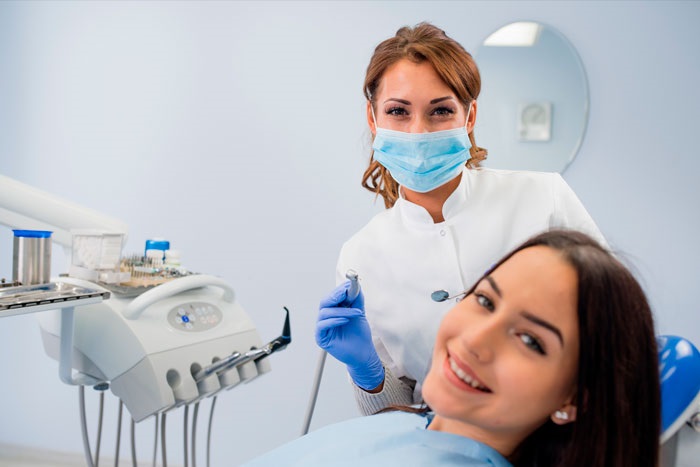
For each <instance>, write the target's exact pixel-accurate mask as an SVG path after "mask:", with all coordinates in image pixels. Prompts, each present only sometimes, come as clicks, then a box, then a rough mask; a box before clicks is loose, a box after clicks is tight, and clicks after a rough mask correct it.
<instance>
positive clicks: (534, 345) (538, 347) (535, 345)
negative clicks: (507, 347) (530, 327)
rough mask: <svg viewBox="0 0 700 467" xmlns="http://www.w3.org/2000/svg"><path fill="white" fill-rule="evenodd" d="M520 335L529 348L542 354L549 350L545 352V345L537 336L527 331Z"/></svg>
mask: <svg viewBox="0 0 700 467" xmlns="http://www.w3.org/2000/svg"><path fill="white" fill-rule="evenodd" d="M518 337H520V340H521V341H523V344H525V345H526V346H527V347H528V348H530V349H532V350H534V351H535V352H537V353H538V354H540V355H547V352H545V350H544V347H542V344H540V341H539V340H537V339H536V338H535V337H533V336H531V335H530V334H525V333H523V334H520V335H518Z"/></svg>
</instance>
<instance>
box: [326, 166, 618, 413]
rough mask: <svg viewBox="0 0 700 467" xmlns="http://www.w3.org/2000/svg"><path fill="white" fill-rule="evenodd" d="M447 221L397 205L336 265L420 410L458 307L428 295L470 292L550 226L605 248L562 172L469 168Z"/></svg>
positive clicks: (350, 244) (352, 242) (349, 245)
mask: <svg viewBox="0 0 700 467" xmlns="http://www.w3.org/2000/svg"><path fill="white" fill-rule="evenodd" d="M443 216H444V219H445V220H444V222H440V223H437V224H436V223H434V222H433V220H432V218H431V217H430V215H429V214H428V211H427V210H425V209H424V208H423V207H421V206H418V205H416V204H413V203H411V202H409V201H407V200H406V199H404V198H400V199H399V200H397V202H396V204H395V205H394V206H393V207H392V208H390V209H387V210H386V211H383V212H381V213H379V214H377V215H376V216H375V217H374V218H373V219H372V220H371V221H370V222H369V223H368V224H367V225H366V226H365V227H363V228H362V229H361V230H360V231H359V232H357V233H356V234H355V235H354V236H353V237H352V238H350V239H349V240H348V241H347V242H346V243H345V244H344V245H343V247H342V249H341V252H340V257H339V259H338V263H337V270H336V279H337V282H338V283H341V282H343V281H345V280H346V279H345V273H346V271H347V270H348V269H354V270H355V271H356V272H357V273H358V275H359V278H360V286H361V287H362V291H363V293H364V296H365V310H366V315H367V320H368V322H369V324H370V327H371V329H372V338H373V341H374V344H375V347H376V349H377V353H378V354H379V357H380V358H381V360H382V362H384V365H385V366H386V367H387V368H388V369H389V370H390V371H391V372H392V373H393V374H394V375H395V376H396V377H397V378H402V377H406V378H409V379H411V380H415V381H416V383H417V384H416V387H415V390H414V395H413V398H414V399H413V402H416V403H417V402H420V400H421V397H420V388H421V385H422V383H423V379H424V378H425V376H426V374H427V372H428V368H429V366H430V360H431V358H432V348H433V342H434V340H435V336H436V334H437V329H438V325H439V323H440V321H441V319H442V316H443V315H444V314H445V312H446V311H447V310H448V309H450V308H451V307H452V306H454V301H453V300H448V301H445V302H442V303H437V302H435V301H433V300H432V299H431V297H430V295H431V293H432V292H434V291H436V290H445V291H447V292H448V293H449V294H450V295H454V294H458V293H460V292H463V291H465V290H467V289H469V288H470V287H471V286H472V285H473V284H474V282H476V280H478V279H479V277H481V275H482V274H483V273H484V272H485V271H486V270H487V269H488V268H489V267H490V266H491V265H492V264H494V263H495V262H496V261H498V260H499V259H501V257H502V256H504V255H505V254H506V253H507V252H509V251H510V250H511V249H513V248H515V247H516V246H518V245H519V244H521V243H522V242H523V241H525V240H526V239H528V238H529V237H531V236H533V235H535V234H538V233H540V232H542V231H545V230H549V229H551V228H557V227H558V228H569V229H576V230H580V231H583V232H585V233H588V234H589V235H591V236H592V237H594V238H595V239H597V240H598V241H600V242H601V243H602V244H603V245H604V246H607V244H606V242H605V239H604V238H603V235H602V234H601V233H600V231H599V230H598V228H597V226H596V225H595V223H594V222H593V219H591V216H590V215H589V214H588V212H587V211H586V209H585V208H584V207H583V205H582V204H581V202H580V201H579V199H578V198H577V197H576V194H575V193H574V192H573V190H571V188H570V187H569V185H567V183H566V182H565V181H564V179H563V178H562V177H561V176H560V175H559V174H558V173H544V172H525V171H510V170H496V169H485V168H481V169H471V170H470V169H465V170H464V172H463V174H462V180H461V181H460V184H459V186H458V187H457V189H456V190H455V191H454V193H452V194H451V195H450V197H449V198H448V199H447V200H446V201H445V204H444V206H443ZM356 393H357V392H356ZM368 397H369V396H368ZM358 402H359V401H358ZM395 402H399V403H403V402H405V401H395Z"/></svg>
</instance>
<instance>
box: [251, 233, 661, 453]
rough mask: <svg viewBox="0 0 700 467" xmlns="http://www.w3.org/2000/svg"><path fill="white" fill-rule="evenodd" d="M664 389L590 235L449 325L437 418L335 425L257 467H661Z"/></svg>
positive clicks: (430, 407) (522, 268)
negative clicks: (365, 466)
mask: <svg viewBox="0 0 700 467" xmlns="http://www.w3.org/2000/svg"><path fill="white" fill-rule="evenodd" d="M359 319H362V317H361V318H359ZM658 382H659V375H658V356H657V352H656V341H655V334H654V326H653V319H652V314H651V311H650V309H649V305H648V303H647V300H646V298H645V296H644V293H643V291H642V289H641V288H640V286H639V284H638V283H637V281H636V280H635V279H634V277H633V276H632V275H631V274H630V272H629V271H628V270H627V269H626V268H625V267H624V266H623V265H622V264H621V263H620V262H619V261H618V260H616V259H615V258H614V257H613V256H611V255H610V254H609V253H608V252H607V251H606V250H604V249H603V248H601V247H600V246H599V245H598V244H597V243H595V242H594V241H593V240H591V239H590V238H589V237H587V236H585V235H584V234H581V233H578V232H570V231H551V232H547V233H543V234H540V235H538V236H536V237H534V238H532V239H531V240H529V241H528V242H526V243H525V244H523V245H522V246H520V247H519V248H517V249H516V250H515V251H514V252H512V253H510V254H509V255H508V256H506V257H505V258H504V259H503V260H501V261H500V262H499V263H497V264H496V265H495V266H494V267H493V268H492V269H491V270H490V271H488V272H487V273H486V274H485V275H484V276H483V277H482V278H481V279H480V280H479V281H478V282H477V284H476V285H475V286H474V287H473V288H472V289H471V290H469V291H468V292H465V295H464V299H463V300H461V301H459V302H458V303H457V304H456V305H455V306H454V307H453V308H452V309H451V310H450V311H449V312H448V313H447V314H446V315H445V317H444V318H443V320H442V323H441V325H440V328H439V331H438V334H437V338H436V342H435V347H434V351H433V358H432V365H431V368H430V371H429V373H428V375H427V377H426V380H425V384H424V386H423V398H424V400H425V402H426V404H427V407H425V408H419V409H411V408H403V409H401V410H395V411H390V412H385V413H380V414H377V415H373V416H371V417H360V418H357V419H353V420H349V421H345V422H341V423H337V424H334V425H330V426H327V427H324V428H322V429H319V430H317V431H315V432H312V433H310V434H308V435H306V436H303V437H301V438H299V439H297V440H295V441H292V442H290V443H288V444H286V445H283V446H281V447H279V448H277V449H275V450H273V451H271V452H270V453H268V454H266V455H263V456H262V457H260V458H258V459H255V460H254V461H252V462H251V463H249V464H247V465H249V466H255V465H258V466H260V465H285V466H290V465H299V466H301V465H303V466H313V465H323V466H328V465H353V466H354V465H378V466H379V465H440V466H443V465H462V466H465V465H469V466H481V465H483V466H486V465H492V466H509V465H515V466H543V467H550V466H567V467H572V466H581V467H596V466H600V467H603V466H630V465H633V466H656V465H657V464H658V462H657V458H658V449H659V433H660V421H659V420H660V407H659V404H660V402H659V383H658Z"/></svg>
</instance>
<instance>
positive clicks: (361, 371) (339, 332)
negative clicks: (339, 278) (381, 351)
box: [316, 281, 384, 391]
mask: <svg viewBox="0 0 700 467" xmlns="http://www.w3.org/2000/svg"><path fill="white" fill-rule="evenodd" d="M348 287H350V281H347V282H345V283H344V284H341V285H339V286H338V287H336V288H335V289H334V290H333V292H331V294H330V295H329V296H328V297H326V298H324V299H323V300H321V303H320V305H319V312H318V321H317V322H316V343H317V344H318V346H319V347H321V348H322V349H324V350H325V351H327V352H328V353H329V354H331V355H333V356H334V357H335V358H337V359H338V360H340V361H341V362H343V363H345V365H347V368H348V373H350V376H351V377H352V379H353V381H354V382H355V384H357V385H358V386H359V387H361V388H362V389H364V390H367V391H371V390H372V389H375V388H377V387H378V386H379V385H380V384H382V382H383V381H384V367H383V366H382V362H381V360H380V359H379V355H377V351H376V350H375V348H374V344H373V343H372V333H371V331H370V329H369V323H367V318H366V317H365V298H364V296H363V295H362V292H361V291H360V294H359V295H358V296H357V298H356V299H355V300H353V301H352V302H350V303H348V302H347V300H346V299H347V291H348Z"/></svg>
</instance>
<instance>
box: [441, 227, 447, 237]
mask: <svg viewBox="0 0 700 467" xmlns="http://www.w3.org/2000/svg"><path fill="white" fill-rule="evenodd" d="M445 235H447V231H445V229H442V230H441V231H440V236H441V237H444V236H445Z"/></svg>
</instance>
